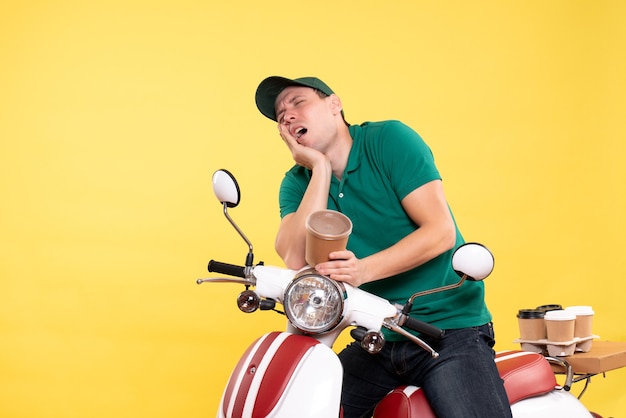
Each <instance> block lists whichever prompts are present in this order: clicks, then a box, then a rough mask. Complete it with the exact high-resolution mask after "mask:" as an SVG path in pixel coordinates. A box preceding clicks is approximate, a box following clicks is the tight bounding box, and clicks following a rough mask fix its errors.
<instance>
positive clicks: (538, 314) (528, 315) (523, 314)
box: [517, 309, 545, 319]
mask: <svg viewBox="0 0 626 418" xmlns="http://www.w3.org/2000/svg"><path fill="white" fill-rule="evenodd" d="M544 314H545V312H544V311H542V310H541V309H520V310H519V311H517V317H518V318H521V319H537V318H543V316H544Z"/></svg>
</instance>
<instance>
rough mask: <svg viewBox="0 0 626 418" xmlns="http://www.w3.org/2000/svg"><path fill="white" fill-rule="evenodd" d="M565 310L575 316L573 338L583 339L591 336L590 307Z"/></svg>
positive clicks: (572, 307) (591, 320) (569, 307)
mask: <svg viewBox="0 0 626 418" xmlns="http://www.w3.org/2000/svg"><path fill="white" fill-rule="evenodd" d="M565 310H566V311H568V312H573V313H574V314H575V315H576V324H575V325H574V336H575V337H580V338H585V337H591V336H592V335H593V332H592V328H593V327H592V325H593V309H592V308H591V306H568V307H567V308H565Z"/></svg>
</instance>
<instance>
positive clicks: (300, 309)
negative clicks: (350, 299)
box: [283, 269, 346, 334]
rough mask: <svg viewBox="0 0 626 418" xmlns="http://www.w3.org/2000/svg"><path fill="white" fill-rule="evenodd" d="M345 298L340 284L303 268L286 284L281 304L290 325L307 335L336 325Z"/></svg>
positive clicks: (341, 312) (324, 330)
mask: <svg viewBox="0 0 626 418" xmlns="http://www.w3.org/2000/svg"><path fill="white" fill-rule="evenodd" d="M345 298H346V292H345V288H344V287H343V285H342V284H341V283H339V282H336V281H334V280H331V279H329V278H328V277H325V276H322V275H320V274H318V273H316V272H315V270H314V269H307V270H305V271H303V272H301V273H300V274H298V275H297V276H296V277H295V278H294V279H293V281H292V282H291V283H290V284H289V286H287V289H286V290H285V298H284V299H283V306H284V308H285V314H286V315H287V318H289V321H290V322H291V324H292V325H293V326H294V327H296V328H297V329H299V330H300V331H302V332H304V333H307V334H321V333H323V332H326V331H330V330H331V329H333V328H334V327H335V326H337V324H339V322H340V321H341V318H342V317H343V308H344V300H345Z"/></svg>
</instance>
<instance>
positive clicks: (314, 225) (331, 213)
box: [305, 210, 352, 266]
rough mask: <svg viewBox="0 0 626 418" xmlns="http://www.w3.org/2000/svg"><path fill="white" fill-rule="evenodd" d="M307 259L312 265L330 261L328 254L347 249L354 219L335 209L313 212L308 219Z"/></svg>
mask: <svg viewBox="0 0 626 418" xmlns="http://www.w3.org/2000/svg"><path fill="white" fill-rule="evenodd" d="M306 231H307V232H306V251H305V259H306V262H307V263H308V264H309V265H310V266H315V265H317V264H319V263H323V262H325V261H328V260H329V258H328V254H330V253H332V252H333V251H341V250H345V249H346V245H347V244H348V237H349V236H350V233H351V232H352V221H350V218H348V217H347V216H346V215H344V214H343V213H341V212H337V211H335V210H320V211H317V212H313V213H311V214H310V215H309V216H308V218H307V220H306Z"/></svg>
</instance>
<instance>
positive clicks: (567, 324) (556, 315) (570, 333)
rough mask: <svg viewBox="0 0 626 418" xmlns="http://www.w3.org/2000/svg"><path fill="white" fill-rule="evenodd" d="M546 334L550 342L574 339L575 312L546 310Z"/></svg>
mask: <svg viewBox="0 0 626 418" xmlns="http://www.w3.org/2000/svg"><path fill="white" fill-rule="evenodd" d="M544 320H545V323H546V334H547V337H548V341H550V342H569V341H572V340H574V327H575V325H576V314H574V312H571V311H566V310H554V311H548V312H546V313H545V315H544Z"/></svg>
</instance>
